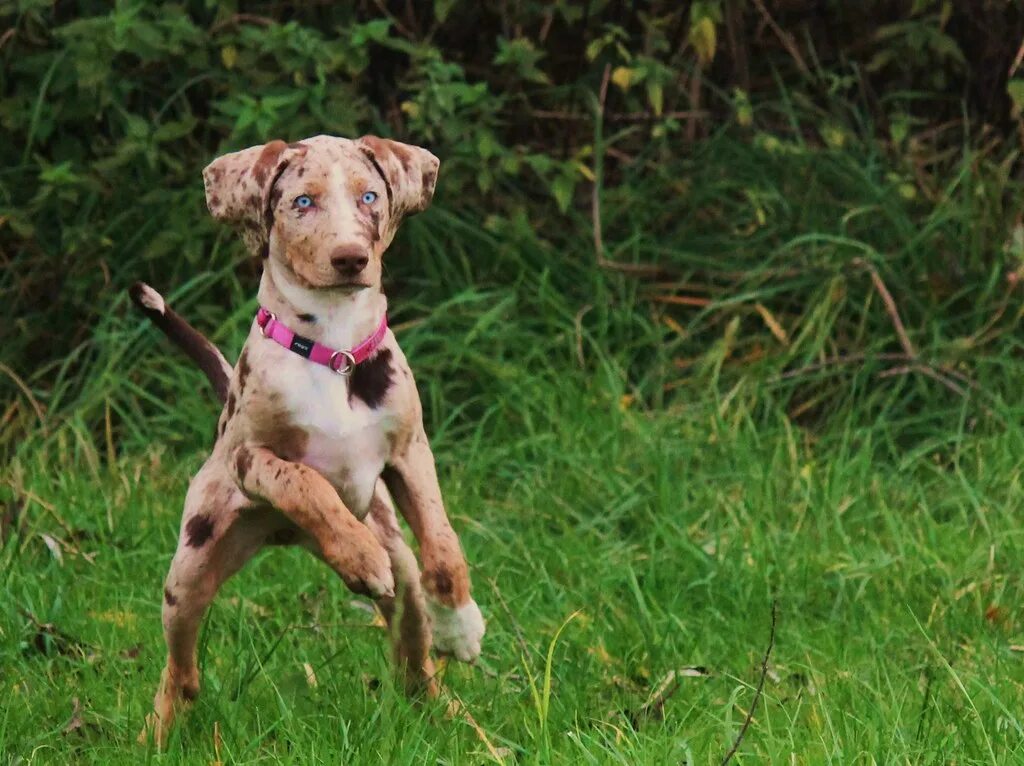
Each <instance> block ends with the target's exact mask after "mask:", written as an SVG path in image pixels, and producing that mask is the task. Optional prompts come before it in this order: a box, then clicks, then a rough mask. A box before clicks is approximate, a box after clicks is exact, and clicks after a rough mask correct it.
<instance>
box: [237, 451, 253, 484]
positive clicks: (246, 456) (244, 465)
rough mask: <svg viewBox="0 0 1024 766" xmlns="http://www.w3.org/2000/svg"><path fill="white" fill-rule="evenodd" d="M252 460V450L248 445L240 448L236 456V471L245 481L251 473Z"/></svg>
mask: <svg viewBox="0 0 1024 766" xmlns="http://www.w3.org/2000/svg"><path fill="white" fill-rule="evenodd" d="M252 460H253V458H252V451H251V450H249V449H248V448H247V447H239V448H238V453H237V454H236V456H235V473H236V474H238V478H239V479H241V480H242V481H243V482H244V481H245V477H246V475H247V474H248V473H249V469H250V468H252Z"/></svg>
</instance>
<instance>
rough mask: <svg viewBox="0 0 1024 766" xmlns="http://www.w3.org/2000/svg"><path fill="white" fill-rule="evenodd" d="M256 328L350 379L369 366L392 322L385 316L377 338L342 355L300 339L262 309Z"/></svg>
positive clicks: (375, 331)
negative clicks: (361, 367)
mask: <svg viewBox="0 0 1024 766" xmlns="http://www.w3.org/2000/svg"><path fill="white" fill-rule="evenodd" d="M256 324H258V325H259V327H260V332H262V333H263V337H264V338H270V339H271V340H272V341H274V342H275V343H277V344H278V345H280V346H284V347H285V348H286V349H288V350H289V351H294V352H295V353H296V354H298V355H299V356H304V357H306V359H308V360H309V361H311V362H316V363H317V364H322V365H323V366H324V367H328V368H330V369H331V371H332V372H336V373H338V374H339V375H348V374H349V373H350V372H352V370H353V369H354V368H355V366H356V365H357V364H360V363H362V362H365V361H366V360H367V359H369V358H370V357H371V356H373V354H374V352H376V351H377V349H378V348H380V344H381V342H382V341H383V340H384V336H385V335H386V334H387V332H388V318H387V315H385V316H384V318H383V319H381V320H380V325H379V326H378V327H377V329H376V330H374V332H373V335H371V336H370V337H369V338H367V339H366V340H364V341H363V342H362V343H360V344H359V345H358V346H356V347H355V348H353V349H351V350H349V351H340V350H336V349H333V348H330V347H329V346H324V345H322V344H320V343H317V342H316V341H315V340H311V339H310V338H304V337H303V336H301V335H298V334H297V333H296V332H294V331H293V330H290V329H288V328H287V327H285V326H284V325H283V324H281V322H279V321H278V319H277V317H276V316H275V315H274V312H272V311H267V310H266V309H265V308H263V307H262V306H260V310H259V311H257V312H256Z"/></svg>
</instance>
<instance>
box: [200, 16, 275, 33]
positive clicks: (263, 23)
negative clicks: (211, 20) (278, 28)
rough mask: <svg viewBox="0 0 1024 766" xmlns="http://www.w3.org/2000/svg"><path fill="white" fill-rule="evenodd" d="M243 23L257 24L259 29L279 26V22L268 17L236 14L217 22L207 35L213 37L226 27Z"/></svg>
mask: <svg viewBox="0 0 1024 766" xmlns="http://www.w3.org/2000/svg"><path fill="white" fill-rule="evenodd" d="M243 23H245V24H255V25H256V26H258V27H272V26H274V25H276V24H277V22H276V21H274V19H271V18H268V17H266V16H258V15H256V14H255V13H236V14H233V15H231V16H228V17H227V18H226V19H221V20H220V21H218V22H216V23H215V24H214V25H213V26H212V27H210V29H209V32H207V34H211V35H212V34H214V33H215V32H219V31H220V30H221V29H223V28H224V27H228V26H233V25H236V24H243Z"/></svg>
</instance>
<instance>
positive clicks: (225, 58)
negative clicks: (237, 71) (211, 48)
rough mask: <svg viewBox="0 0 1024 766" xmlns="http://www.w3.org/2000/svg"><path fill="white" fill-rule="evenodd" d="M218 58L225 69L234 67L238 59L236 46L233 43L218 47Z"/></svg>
mask: <svg viewBox="0 0 1024 766" xmlns="http://www.w3.org/2000/svg"><path fill="white" fill-rule="evenodd" d="M220 60H221V63H222V64H224V68H225V69H234V68H235V63H236V62H237V61H238V48H236V47H235V46H234V45H225V46H224V47H223V48H221V49H220Z"/></svg>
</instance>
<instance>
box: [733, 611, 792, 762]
mask: <svg viewBox="0 0 1024 766" xmlns="http://www.w3.org/2000/svg"><path fill="white" fill-rule="evenodd" d="M778 607H779V603H778V602H777V601H773V602H772V628H771V633H769V635H768V648H767V649H765V652H764V659H763V660H762V661H761V677H760V678H759V679H758V681H757V689H755V690H754V699H753V700H751V701H750V710H748V711H747V718H746V720H745V721H744V722H743V725H742V726H741V727H740V731H739V734H737V735H736V741H735V742H733V743H732V748H731V749H730V750H729V752H728V753H726V754H725V758H723V759H722V766H726V764H727V763H729V761H731V760H732V757H733V756H734V755H736V751H737V750H739V749H740V743H741V742H743V737H744V736H745V735H746V733H747V729H748V728H749V727H750V721H751V720H752V719H753V718H754V708H756V707H757V701H758V700H759V699H760V698H761V691H762V690H763V689H764V679H765V676H767V675H768V659H769V658H770V657H771V656H772V648H773V647H774V646H775V622H776V618H777V615H778V611H779V610H778Z"/></svg>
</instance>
